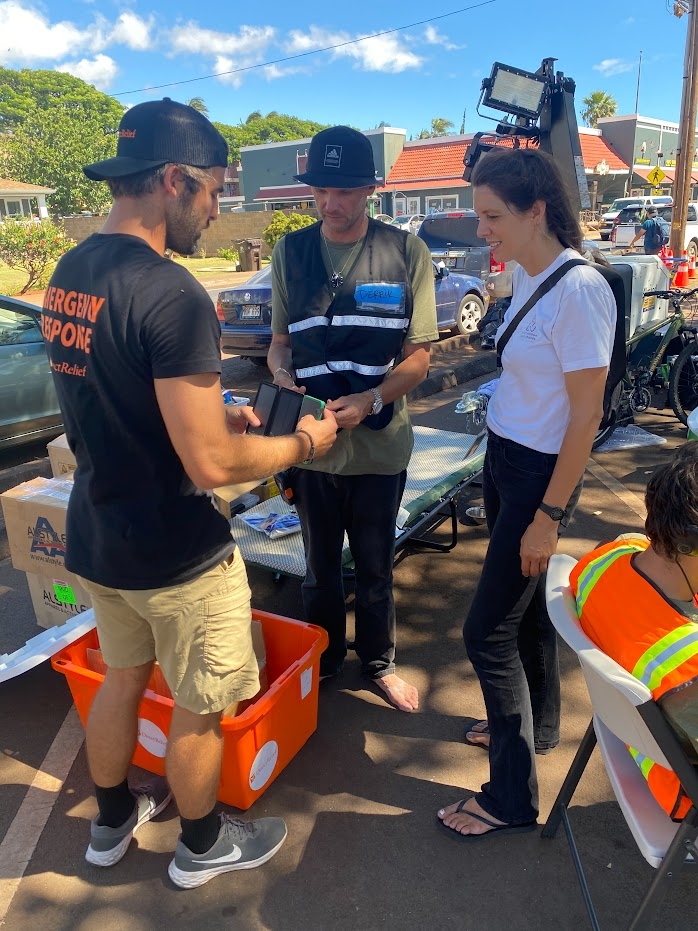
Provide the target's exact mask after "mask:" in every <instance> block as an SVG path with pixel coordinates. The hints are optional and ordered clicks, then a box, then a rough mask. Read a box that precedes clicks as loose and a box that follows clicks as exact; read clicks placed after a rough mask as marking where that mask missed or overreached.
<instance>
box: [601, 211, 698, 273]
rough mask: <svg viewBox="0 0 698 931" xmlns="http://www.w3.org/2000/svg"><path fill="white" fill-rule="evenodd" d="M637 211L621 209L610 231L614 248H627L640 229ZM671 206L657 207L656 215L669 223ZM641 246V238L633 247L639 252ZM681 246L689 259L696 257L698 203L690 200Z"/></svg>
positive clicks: (697, 255) (697, 252)
mask: <svg viewBox="0 0 698 931" xmlns="http://www.w3.org/2000/svg"><path fill="white" fill-rule="evenodd" d="M637 213H638V211H636V210H634V209H633V208H632V207H631V208H630V209H628V210H625V209H623V210H621V212H620V214H619V215H618V219H617V222H616V223H614V226H613V231H612V233H611V242H612V243H613V245H614V247H615V248H616V249H627V248H628V246H629V245H630V243H631V242H632V240H633V239H634V238H635V235H636V234H637V233H639V232H640V230H641V229H642V223H641V222H640V217H639V216H638V215H637ZM671 213H672V208H671V207H659V209H658V216H659V217H661V219H662V220H666V222H667V223H669V225H671ZM642 247H643V243H642V240H640V241H639V242H637V243H636V244H635V246H634V247H633V248H637V251H638V252H640V251H641V249H642ZM683 247H684V249H685V250H686V252H687V254H688V257H689V259H690V258H691V256H693V257H694V258H695V259H698V203H696V202H695V201H690V202H689V204H688V211H687V214H686V231H685V234H684V242H683Z"/></svg>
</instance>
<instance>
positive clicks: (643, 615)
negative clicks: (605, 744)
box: [570, 538, 698, 821]
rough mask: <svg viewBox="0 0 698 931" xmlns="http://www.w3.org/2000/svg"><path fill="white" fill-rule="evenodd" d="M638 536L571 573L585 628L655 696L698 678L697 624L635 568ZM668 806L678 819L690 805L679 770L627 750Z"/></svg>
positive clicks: (604, 549)
mask: <svg viewBox="0 0 698 931" xmlns="http://www.w3.org/2000/svg"><path fill="white" fill-rule="evenodd" d="M648 546H649V543H648V541H647V540H644V539H640V538H637V539H635V538H633V539H626V540H616V541H614V542H612V543H606V544H604V545H603V546H600V547H598V549H595V550H593V551H592V552H591V553H588V554H587V555H586V556H584V557H583V558H582V559H580V560H579V562H578V563H577V565H576V566H575V567H574V569H573V570H572V572H571V574H570V585H571V586H572V591H573V592H574V595H575V598H576V601H577V614H578V615H579V620H580V624H581V626H582V629H583V630H584V632H585V633H586V634H587V636H588V637H589V639H590V640H593V642H594V643H595V644H596V645H597V646H598V647H599V649H601V650H603V652H604V653H606V654H607V655H608V656H610V657H611V659H614V660H615V661H616V662H617V663H618V664H619V665H620V666H622V667H623V668H624V669H627V671H628V672H630V673H632V674H633V675H634V676H635V678H636V679H639V680H640V681H641V682H644V684H645V685H646V686H647V688H648V689H649V690H650V692H651V693H652V697H653V698H654V700H655V701H658V700H659V699H660V698H662V696H664V695H667V694H668V693H670V692H672V691H674V690H675V689H678V688H681V687H683V686H685V685H688V684H689V683H691V682H693V681H694V680H695V679H698V623H696V622H694V621H691V620H689V619H688V618H686V617H685V616H684V615H683V614H681V613H680V612H679V611H678V610H677V608H676V606H675V605H673V604H672V603H671V601H669V600H668V599H667V598H666V597H665V596H664V595H663V594H662V593H661V591H660V590H659V589H658V588H656V587H655V586H654V585H652V583H651V582H649V581H648V580H647V579H645V577H644V576H642V575H640V573H639V572H638V571H637V570H636V569H634V568H633V566H632V557H633V555H634V554H635V553H640V552H642V551H643V550H645V549H647V547H648ZM628 749H629V750H630V753H631V754H632V756H633V758H634V759H635V762H636V763H637V765H638V766H639V767H640V771H641V772H642V774H643V776H644V777H645V779H647V782H648V784H649V787H650V789H651V791H652V794H653V795H654V797H655V798H656V799H657V801H658V802H659V804H660V805H661V806H662V808H663V809H664V811H665V812H666V813H667V814H668V815H669V817H671V818H672V819H673V820H675V821H680V820H681V819H682V818H683V817H684V816H685V815H686V813H687V812H688V810H689V809H690V807H691V802H690V799H688V798H687V797H686V795H685V794H684V792H683V789H682V788H681V784H680V782H679V780H678V779H677V777H676V776H675V775H674V773H673V772H672V771H671V770H669V769H666V767H663V766H660V765H659V764H658V763H654V762H653V761H652V760H650V759H648V758H647V757H643V756H642V755H641V754H640V753H638V752H637V751H636V750H633V749H632V748H630V747H629V748H628Z"/></svg>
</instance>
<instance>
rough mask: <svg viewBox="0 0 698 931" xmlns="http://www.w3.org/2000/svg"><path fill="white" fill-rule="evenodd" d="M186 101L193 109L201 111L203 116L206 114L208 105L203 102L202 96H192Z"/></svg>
mask: <svg viewBox="0 0 698 931" xmlns="http://www.w3.org/2000/svg"><path fill="white" fill-rule="evenodd" d="M186 103H187V104H188V106H190V107H192V108H193V109H194V110H198V112H199V113H203V115H204V116H208V107H207V106H206V104H205V103H204V100H203V97H192V98H191V100H187V101H186Z"/></svg>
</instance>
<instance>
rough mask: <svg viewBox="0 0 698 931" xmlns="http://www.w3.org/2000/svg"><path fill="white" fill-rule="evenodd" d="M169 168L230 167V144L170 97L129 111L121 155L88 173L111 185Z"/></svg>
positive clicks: (124, 118)
mask: <svg viewBox="0 0 698 931" xmlns="http://www.w3.org/2000/svg"><path fill="white" fill-rule="evenodd" d="M168 163H173V164H177V165H190V166H191V167H192V168H225V167H226V166H227V164H228V144H227V142H226V141H225V139H224V138H223V136H221V134H220V133H219V132H218V130H217V129H216V127H215V126H214V125H213V123H211V122H210V121H209V120H207V119H206V117H205V116H204V115H203V114H202V113H199V112H198V111H197V110H195V109H194V108H193V107H189V106H187V104H184V103H178V102H177V101H176V100H171V99H170V98H169V97H165V98H164V99H163V100H148V101H146V102H145V103H139V104H136V106H135V107H131V109H130V110H127V111H126V113H124V115H123V116H122V117H121V122H120V124H119V130H118V142H117V144H116V156H115V157H114V158H107V159H104V160H103V161H101V162H95V163H94V164H92V165H86V166H85V167H84V168H83V171H84V173H85V174H86V175H87V177H88V178H90V179H91V180H92V181H106V180H107V179H108V178H123V177H127V176H128V175H135V174H138V173H139V172H141V171H147V170H148V169H149V168H158V167H159V166H160V165H166V164H168Z"/></svg>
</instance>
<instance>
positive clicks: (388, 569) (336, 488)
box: [291, 469, 407, 679]
mask: <svg viewBox="0 0 698 931" xmlns="http://www.w3.org/2000/svg"><path fill="white" fill-rule="evenodd" d="M406 477H407V472H406V471H403V472H400V473H399V474H398V475H329V474H327V473H325V472H312V471H310V470H309V469H296V470H294V472H293V476H292V479H291V484H292V487H293V494H294V499H295V504H296V508H297V510H298V516H299V517H300V520H301V529H302V531H303V543H304V545H305V557H306V564H307V565H306V575H305V580H304V581H303V585H302V594H303V606H304V608H305V619H306V621H307V622H308V623H310V624H317V625H318V626H319V627H324V629H325V630H326V631H327V633H328V634H329V637H330V643H329V646H328V648H327V650H325V652H324V653H323V655H322V659H321V666H320V670H321V673H334V672H338V671H339V670H340V669H341V667H342V663H343V662H344V657H345V656H346V652H347V650H346V628H347V617H346V607H345V601H344V583H343V579H342V546H343V543H344V532H345V531H346V533H347V536H348V538H349V546H350V548H351V554H352V556H353V558H354V565H355V586H354V593H355V599H356V603H355V616H356V623H355V637H354V641H355V648H356V652H357V654H358V656H359V659H360V660H361V664H362V667H363V671H364V672H365V673H366V674H367V675H369V676H370V677H371V678H374V679H380V678H382V677H383V676H387V675H389V674H390V673H393V672H395V602H394V600H393V562H394V559H395V521H396V519H397V512H398V508H399V506H400V501H401V500H402V493H403V491H404V489H405V479H406Z"/></svg>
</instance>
